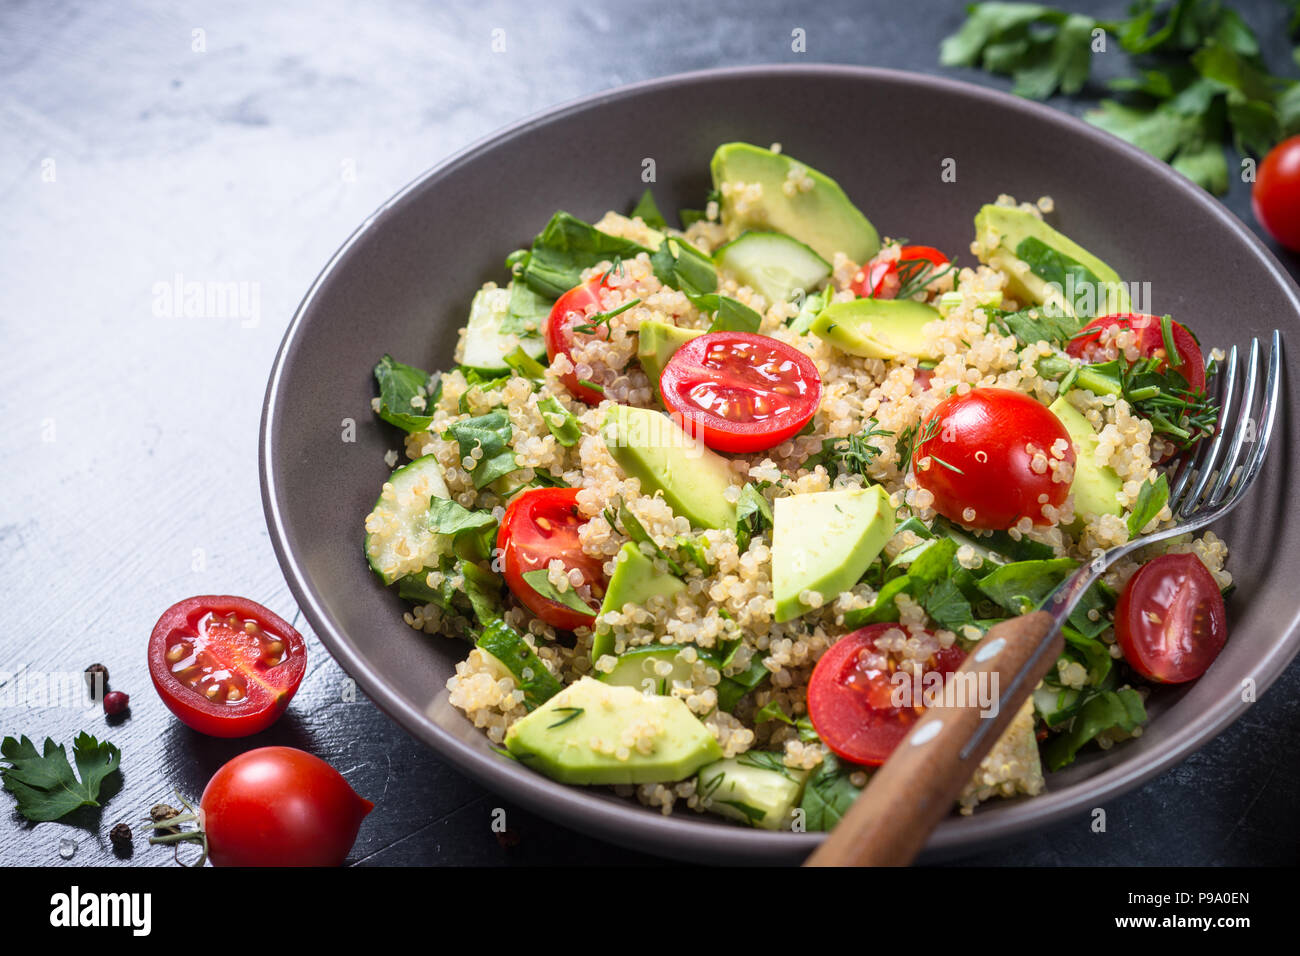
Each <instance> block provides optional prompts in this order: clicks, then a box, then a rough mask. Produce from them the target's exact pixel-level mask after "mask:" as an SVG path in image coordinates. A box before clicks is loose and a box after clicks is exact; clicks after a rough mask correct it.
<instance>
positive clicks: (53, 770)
mask: <svg viewBox="0 0 1300 956" xmlns="http://www.w3.org/2000/svg"><path fill="white" fill-rule="evenodd" d="M72 759H73V761H75V763H76V765H77V772H78V773H80V774H81V779H80V780H78V779H77V774H76V773H73V770H72V765H71V764H69V763H68V755H67V753H66V752H65V751H64V749H63V745H62V744H57V745H56V744H55V743H54V741H53V740H51V739H50V738H49V737H46V738H45V748H44V752H43V753H38V752H37V750H36V745H35V744H34V743H32V742H31V741H30V740H28V739H27V738H26V737H22V738H20V739H18V740H15V739H14V738H13V737H6V738H5V739H4V742H3V743H0V760H3V761H4V762H5V763H7V764H8V765H9V766H7V767H5V768H4V769H3V770H0V781H3V783H4V788H5V789H6V790H8V791H9V792H10V793H12V794H13V795H14V798H15V799H17V801H18V812H19V813H21V814H22V815H23V816H25V817H26V818H27V819H28V820H32V821H34V822H38V823H41V822H45V821H49V820H58V819H59V818H60V817H64V816H67V815H68V814H69V813H71V812H72V811H73V810H76V809H77V808H78V807H85V806H90V807H97V806H99V799H100V795H101V794H100V790H101V787H103V786H104V783H105V781H106V780H107V779H108V778H109V777H110V776H111V775H112V774H115V773H117V772H118V767H119V766H121V763H122V752H121V751H120V750H118V749H117V748H116V747H114V746H113V745H112V744H110V743H109V742H108V741H103V742H102V743H101V742H100V741H98V740H96V739H95V738H94V737H92V736H91V735H90V734H87V733H81V734H78V735H77V738H76V740H74V741H73V742H72ZM114 784H115V781H110V782H109V787H108V788H105V789H106V795H107V796H112V793H114V792H116V786H115V785H114Z"/></svg>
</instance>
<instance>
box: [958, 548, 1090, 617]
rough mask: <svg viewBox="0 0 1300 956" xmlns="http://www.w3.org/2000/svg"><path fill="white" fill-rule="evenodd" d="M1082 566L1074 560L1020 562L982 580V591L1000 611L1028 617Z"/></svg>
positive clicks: (1002, 568) (994, 572) (1006, 565)
mask: <svg viewBox="0 0 1300 956" xmlns="http://www.w3.org/2000/svg"><path fill="white" fill-rule="evenodd" d="M1078 566H1079V565H1078V563H1077V562H1076V561H1074V560H1073V559H1071V558H1049V559H1047V560H1045V561H1017V562H1014V563H1013V564H1004V565H1003V566H1002V567H1000V568H995V569H994V570H992V571H990V572H989V573H988V574H986V575H985V576H984V577H982V578H981V579H980V582H979V588H980V590H981V591H983V592H984V593H985V594H987V595H988V596H989V598H991V599H992V600H993V601H994V603H996V604H997V605H998V606H999V607H1001V608H1004V609H1005V610H1007V611H1009V612H1010V613H1012V614H1026V613H1028V612H1029V611H1031V610H1033V609H1034V608H1036V607H1038V606H1039V605H1040V604H1041V603H1042V602H1043V601H1044V599H1046V597H1047V595H1049V594H1051V593H1052V589H1053V588H1055V587H1056V586H1057V585H1058V584H1060V583H1061V582H1062V581H1063V580H1064V579H1065V576H1066V575H1067V574H1069V573H1070V572H1072V571H1073V570H1074V569H1075V568H1077V567H1078Z"/></svg>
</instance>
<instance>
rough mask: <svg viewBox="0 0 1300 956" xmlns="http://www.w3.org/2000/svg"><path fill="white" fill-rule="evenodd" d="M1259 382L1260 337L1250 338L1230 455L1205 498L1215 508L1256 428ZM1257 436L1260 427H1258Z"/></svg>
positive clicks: (1229, 483)
mask: <svg viewBox="0 0 1300 956" xmlns="http://www.w3.org/2000/svg"><path fill="white" fill-rule="evenodd" d="M1258 382H1259V339H1251V340H1250V364H1249V365H1247V366H1246V385H1245V387H1244V388H1243V389H1242V390H1241V412H1240V414H1238V415H1237V425H1236V427H1235V428H1234V429H1233V434H1232V446H1231V447H1230V448H1229V449H1228V455H1227V457H1226V458H1224V460H1223V464H1221V465H1220V466H1219V480H1218V481H1216V482H1215V483H1214V490H1212V491H1211V492H1210V494H1209V495H1208V496H1207V497H1206V499H1205V506H1206V507H1207V508H1213V507H1215V506H1216V505H1218V504H1219V503H1220V502H1221V501H1223V498H1224V496H1225V495H1226V494H1227V492H1228V488H1229V487H1230V486H1231V484H1232V476H1233V474H1234V473H1235V472H1236V470H1237V458H1238V457H1239V456H1240V455H1241V446H1242V445H1243V444H1244V443H1245V440H1246V435H1247V433H1248V432H1249V431H1251V429H1252V428H1255V425H1254V424H1253V423H1254V419H1253V417H1252V416H1253V415H1254V414H1255V387H1256V385H1257V384H1258ZM1255 430H1256V438H1258V429H1257V428H1256V429H1255Z"/></svg>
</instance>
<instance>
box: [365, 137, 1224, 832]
mask: <svg viewBox="0 0 1300 956" xmlns="http://www.w3.org/2000/svg"><path fill="white" fill-rule="evenodd" d="M711 172H712V177H713V191H712V192H710V193H709V194H708V196H707V197H701V200H702V202H701V208H699V209H683V210H680V211H679V212H678V214H677V217H676V218H677V220H678V222H679V223H680V226H679V227H674V226H671V225H669V223H668V222H667V221H666V219H665V216H664V215H663V214H662V213H661V212H660V210H659V209H658V207H657V206H656V204H655V201H654V197H653V195H652V194H651V192H650V191H647V192H646V194H645V195H644V196H643V197H642V198H641V200H640V201H639V202H637V204H636V205H635V207H634V208H632V209H631V210H630V212H629V213H628V214H626V215H625V214H623V213H619V212H613V211H611V212H608V213H606V214H605V215H604V216H603V217H601V218H600V219H599V220H598V221H595V222H586V221H583V220H581V219H579V218H577V217H574V216H571V215H569V214H568V213H566V212H557V213H556V214H555V216H554V217H553V218H552V219H551V220H550V222H549V223H546V224H545V226H544V228H543V229H542V231H541V232H540V233H539V234H538V235H537V237H536V239H535V240H534V241H533V242H532V244H531V246H529V247H528V248H526V249H520V250H518V251H516V252H514V253H511V254H510V255H509V256H508V257H507V258H506V263H505V269H504V270H503V275H502V277H501V279H502V281H501V282H488V283H487V284H485V285H484V286H483V287H482V288H481V289H480V290H479V291H478V293H477V294H476V295H475V296H474V298H473V301H472V303H470V304H469V307H468V319H467V321H466V323H465V326H464V327H463V328H462V329H461V330H460V333H459V340H458V344H457V348H456V362H457V364H456V366H455V367H454V368H451V369H448V370H443V371H441V372H435V373H433V374H430V372H428V371H426V370H425V369H424V368H423V367H420V366H423V365H425V364H427V363H424V362H421V361H419V356H401V358H403V359H412V360H414V361H416V363H417V364H416V365H407V364H404V362H402V361H398V360H397V359H395V358H393V357H391V356H388V355H385V356H383V358H382V359H381V360H380V362H379V364H378V365H377V366H376V368H375V376H376V379H377V382H378V395H377V397H376V398H375V399H374V400H373V403H372V404H373V408H374V411H375V412H376V413H377V415H378V417H379V418H381V419H382V420H383V421H384V422H387V423H389V425H392V426H396V429H400V432H399V431H394V432H393V434H394V435H402V436H403V437H404V442H403V443H402V446H401V447H399V448H394V449H393V450H392V451H390V452H389V454H388V458H387V463H388V465H389V467H391V468H394V469H395V470H394V471H393V473H392V475H391V476H390V478H389V479H388V480H387V481H386V482H385V483H384V485H383V488H382V490H381V493H380V495H379V498H378V500H377V501H376V503H375V506H374V509H373V510H372V511H371V513H370V514H369V515H367V516H366V517H365V545H364V552H365V558H366V560H367V561H368V562H369V563H370V566H371V568H372V569H373V570H374V572H375V574H376V576H377V577H378V578H379V579H380V581H382V583H383V584H384V585H386V586H393V587H395V588H396V590H397V593H398V594H399V595H400V596H401V597H402V598H403V599H405V600H406V601H407V602H409V608H408V609H407V610H406V611H405V613H404V619H405V622H406V623H407V624H408V625H409V626H410V627H411V628H414V629H415V630H417V631H422V632H424V634H426V635H428V638H427V639H429V640H446V639H450V640H455V641H462V642H465V647H466V649H467V653H466V655H465V658H464V660H463V661H461V662H460V663H459V664H458V665H457V666H456V673H455V675H454V676H453V677H451V678H450V679H449V680H448V682H447V686H446V693H447V696H448V699H449V701H450V702H451V704H452V705H453V706H455V707H457V708H458V709H460V710H462V711H463V712H464V713H465V715H466V716H467V718H468V719H469V720H470V721H472V722H473V724H474V725H475V726H476V727H478V728H480V729H481V730H482V731H483V733H484V734H486V735H487V737H488V739H489V740H490V741H491V742H492V744H493V745H495V747H496V749H498V750H499V752H500V753H501V756H502V759H514V760H518V761H520V762H522V763H523V764H525V765H526V766H528V767H530V768H532V769H533V770H535V771H536V772H539V773H543V774H545V775H547V776H549V777H551V778H553V779H555V780H558V781H560V782H563V783H568V784H572V785H576V786H602V787H611V788H613V790H614V791H615V792H616V793H618V794H620V795H623V796H626V797H628V798H630V799H635V800H638V801H640V802H641V803H642V804H645V805H647V806H649V807H653V808H655V809H657V810H658V811H660V812H662V813H665V814H667V813H672V812H678V813H681V812H684V811H696V812H702V813H703V812H708V813H713V814H717V815H720V816H722V817H726V818H728V819H730V820H733V821H735V822H737V823H739V824H742V825H748V826H755V827H762V828H767V829H785V830H791V829H793V830H827V829H830V828H831V827H833V826H834V825H835V823H836V822H837V821H838V820H839V819H840V817H841V816H842V815H843V813H844V812H845V811H846V810H847V808H848V806H849V805H851V803H852V802H853V800H854V798H855V797H856V796H857V794H858V793H859V792H860V791H861V789H862V788H863V787H864V786H865V785H866V784H867V782H868V780H869V778H870V775H871V773H872V772H873V771H874V770H875V769H876V768H877V767H878V766H879V765H880V764H882V763H883V762H884V760H885V759H886V758H887V757H888V755H889V752H890V751H891V750H892V748H893V747H894V746H896V745H897V744H898V743H899V742H900V741H901V740H902V739H903V737H904V736H905V735H906V733H907V730H908V729H909V728H910V727H911V725H912V724H913V723H915V721H916V720H917V719H919V714H920V713H921V712H922V708H921V707H920V706H919V705H918V706H915V707H913V706H907V705H900V704H899V699H898V698H897V696H895V695H894V692H895V691H896V689H897V688H898V686H899V679H898V678H899V675H908V676H910V677H912V678H917V679H919V678H921V677H923V676H925V675H929V674H934V673H938V674H941V675H943V674H948V673H951V672H952V671H953V670H955V669H956V668H957V667H958V666H959V665H960V664H961V662H962V660H963V659H964V656H965V653H966V651H967V650H968V649H969V648H971V647H973V646H974V644H975V643H977V642H978V641H979V639H980V638H981V637H982V636H983V635H984V633H985V632H986V631H987V630H988V628H989V627H991V626H992V625H993V624H995V623H997V622H998V621H1001V620H1005V619H1007V618H1010V617H1014V616H1016V615H1019V614H1022V613H1025V612H1027V611H1029V610H1031V609H1033V608H1034V607H1036V606H1038V605H1039V604H1040V603H1041V602H1042V601H1043V600H1044V599H1045V598H1046V596H1047V595H1048V594H1049V593H1050V592H1051V591H1052V589H1053V588H1054V587H1055V586H1056V585H1057V584H1059V583H1060V581H1061V580H1063V579H1064V578H1065V577H1066V576H1067V575H1068V574H1070V573H1071V572H1072V571H1073V570H1074V569H1075V568H1077V567H1078V566H1079V565H1080V564H1081V563H1083V562H1086V561H1089V560H1091V559H1092V558H1093V557H1094V556H1096V555H1098V554H1100V553H1101V552H1102V551H1103V550H1105V549H1107V548H1110V547H1113V546H1115V545H1118V544H1122V543H1124V542H1126V541H1128V540H1129V539H1130V538H1131V537H1133V536H1136V535H1137V534H1139V533H1141V532H1142V531H1144V530H1151V529H1154V528H1157V527H1160V526H1162V525H1163V524H1165V523H1167V522H1169V521H1170V520H1171V515H1170V511H1169V508H1168V506H1167V499H1168V497H1169V481H1168V477H1167V476H1166V473H1167V472H1168V471H1169V470H1170V469H1171V468H1173V467H1174V466H1176V464H1177V462H1178V461H1179V459H1180V456H1182V455H1184V454H1185V453H1186V452H1187V451H1188V450H1189V449H1191V448H1192V447H1193V446H1194V445H1195V444H1196V442H1197V441H1199V440H1201V439H1202V438H1204V437H1206V436H1207V435H1210V434H1213V431H1214V429H1215V427H1216V419H1217V410H1216V408H1215V405H1214V404H1213V402H1212V401H1211V399H1210V398H1209V395H1208V392H1207V381H1209V380H1210V379H1211V378H1212V377H1213V375H1214V366H1215V363H1216V361H1217V360H1218V359H1220V358H1221V357H1222V356H1221V353H1220V352H1219V351H1218V350H1217V349H1209V348H1208V347H1207V349H1206V350H1205V351H1203V350H1202V345H1201V343H1200V342H1199V341H1198V340H1197V339H1196V338H1195V335H1194V333H1193V332H1192V330H1191V329H1189V328H1188V327H1187V326H1185V325H1184V324H1181V323H1180V322H1178V321H1175V320H1174V318H1173V317H1171V316H1168V315H1161V314H1159V313H1156V314H1148V313H1147V312H1144V311H1140V309H1139V306H1141V307H1142V308H1147V307H1148V306H1149V304H1148V303H1146V302H1145V301H1141V302H1140V301H1139V299H1140V296H1139V295H1138V294H1137V293H1136V292H1135V291H1134V289H1133V288H1131V287H1130V286H1129V285H1127V284H1126V283H1124V282H1123V281H1122V280H1121V279H1120V276H1119V274H1118V273H1117V272H1116V270H1115V269H1114V268H1112V267H1111V266H1110V265H1107V263H1106V262H1104V261H1102V259H1100V258H1098V257H1097V255H1096V253H1098V252H1100V253H1102V254H1105V249H1104V248H1100V249H1096V250H1091V251H1090V250H1086V249H1084V248H1082V247H1081V246H1079V245H1078V244H1077V243H1075V242H1074V241H1072V240H1071V239H1070V238H1068V237H1067V236H1065V235H1063V234H1062V233H1061V232H1059V231H1057V230H1056V229H1055V228H1053V226H1052V225H1051V224H1050V223H1051V221H1052V220H1053V218H1054V217H1053V213H1054V209H1053V205H1052V202H1051V200H1050V199H1048V198H1040V199H1038V200H1037V201H1035V202H1032V203H1030V202H1017V201H1016V200H1015V199H1013V198H1011V197H1009V196H998V197H989V198H990V200H991V201H990V203H989V204H988V205H986V206H984V207H983V208H981V209H978V210H970V211H968V213H967V214H968V215H969V214H973V215H974V216H975V228H974V236H973V239H972V241H971V242H970V245H969V246H968V247H967V248H963V249H960V250H958V249H947V250H940V249H937V248H934V247H930V246H922V245H914V244H912V243H911V241H910V240H908V239H898V238H890V237H887V236H881V235H879V234H878V233H877V231H876V229H875V227H874V226H873V225H872V223H871V221H870V220H869V219H868V218H867V216H866V215H865V214H864V211H862V210H859V209H858V208H857V207H856V206H855V205H854V204H853V203H852V202H851V201H850V199H849V198H848V196H847V195H846V193H845V191H844V190H843V189H842V188H841V187H840V186H839V185H838V184H837V183H836V182H835V181H834V180H832V179H831V178H829V177H828V176H826V175H824V174H823V173H821V172H819V171H817V170H816V169H813V168H812V167H810V166H808V165H806V164H804V163H800V162H798V161H796V160H794V159H793V158H791V157H790V156H788V155H787V154H786V153H784V152H783V151H782V150H781V148H780V145H779V144H773V145H772V146H771V147H770V148H761V147H758V146H753V145H749V144H745V143H727V144H723V145H722V146H720V147H719V148H718V150H717V152H716V153H715V155H714V157H713V160H712V164H711ZM624 208H627V207H624ZM867 212H869V210H867ZM904 227H905V224H904ZM924 239H925V237H920V240H921V241H924ZM502 251H505V250H497V251H495V252H493V251H492V250H489V251H488V252H487V253H485V255H496V254H500V252H502ZM1119 266H1120V267H1122V263H1121V264H1119ZM436 329H437V324H435V323H431V327H430V333H431V346H430V347H431V350H432V347H433V335H434V334H435V333H436ZM358 518H360V516H358ZM1226 560H1227V548H1226V546H1225V544H1224V542H1222V541H1221V540H1219V539H1218V538H1217V537H1216V536H1215V535H1214V534H1213V533H1210V532H1206V533H1204V534H1203V535H1201V536H1199V537H1192V536H1190V535H1188V536H1184V537H1181V538H1174V539H1172V540H1171V541H1166V542H1162V543H1160V544H1156V545H1153V546H1150V547H1148V548H1146V549H1143V550H1141V551H1138V552H1137V553H1136V554H1135V555H1134V556H1133V557H1132V558H1130V559H1125V560H1122V561H1120V562H1119V563H1118V564H1116V565H1115V566H1114V567H1113V568H1111V570H1110V571H1108V572H1107V573H1106V574H1105V575H1104V577H1103V579H1102V580H1101V581H1100V582H1099V583H1098V584H1097V585H1095V586H1094V587H1093V588H1092V589H1091V590H1090V591H1089V592H1088V593H1087V594H1086V595H1085V598H1084V600H1083V602H1082V603H1081V606H1080V608H1079V609H1078V610H1077V611H1076V612H1075V613H1074V614H1073V615H1072V616H1071V618H1070V621H1069V625H1068V626H1067V627H1066V628H1065V630H1064V635H1065V649H1064V652H1063V653H1062V654H1061V657H1060V659H1059V660H1058V661H1057V663H1056V666H1055V668H1054V669H1053V670H1052V671H1051V672H1049V674H1048V676H1047V677H1046V678H1045V679H1044V680H1043V681H1042V683H1041V684H1040V685H1039V687H1038V688H1037V689H1036V690H1035V692H1034V694H1033V695H1032V697H1031V699H1030V700H1028V701H1027V702H1026V703H1025V705H1024V707H1023V708H1022V710H1021V711H1020V712H1019V713H1018V714H1017V715H1016V716H1015V717H1014V719H1013V720H1012V722H1011V723H1010V725H1009V726H1008V728H1007V730H1006V731H1005V732H1004V734H1003V736H1002V738H1001V739H1000V740H999V741H998V743H997V744H996V745H995V746H994V748H993V749H992V751H991V752H990V753H989V754H988V756H987V757H986V758H985V759H984V760H983V762H982V763H981V764H980V766H979V769H978V772H977V773H976V774H975V776H974V778H973V779H972V780H971V781H970V782H969V784H968V785H967V786H966V788H965V790H964V791H963V793H962V795H961V798H960V801H959V806H958V808H957V809H958V810H960V811H961V812H963V813H968V812H971V810H972V809H973V808H974V807H975V806H976V805H977V804H979V803H980V802H982V801H985V800H988V799H991V798H994V797H1014V796H1018V795H1024V796H1033V795H1035V794H1038V793H1040V792H1042V791H1043V790H1044V788H1045V786H1046V784H1045V778H1044V775H1045V773H1048V772H1051V771H1055V770H1059V769H1060V768H1062V767H1065V766H1067V765H1069V764H1070V763H1072V762H1073V761H1074V760H1075V759H1076V757H1077V756H1079V755H1080V754H1082V753H1084V752H1086V751H1087V750H1089V749H1097V748H1101V749H1106V748H1111V747H1115V746H1123V741H1125V740H1127V739H1128V738H1132V737H1136V736H1138V735H1140V734H1141V733H1142V728H1143V724H1144V723H1145V721H1146V719H1147V714H1146V708H1145V703H1144V702H1145V699H1146V697H1147V695H1148V693H1149V689H1150V687H1151V686H1152V684H1155V683H1182V682H1186V681H1190V680H1194V679H1195V678H1196V677H1198V676H1199V675H1200V674H1201V673H1203V672H1204V671H1205V669H1206V668H1208V667H1209V666H1210V665H1211V664H1212V662H1213V660H1214V658H1215V656H1216V655H1217V654H1218V652H1219V650H1220V649H1221V648H1222V646H1223V644H1224V641H1225V640H1226V622H1225V616H1224V600H1223V595H1224V594H1226V592H1227V591H1228V590H1229V589H1230V588H1231V584H1232V578H1231V575H1230V574H1229V572H1228V571H1227V569H1226V566H1225V564H1226Z"/></svg>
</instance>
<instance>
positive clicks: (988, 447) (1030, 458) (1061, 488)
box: [912, 388, 1075, 530]
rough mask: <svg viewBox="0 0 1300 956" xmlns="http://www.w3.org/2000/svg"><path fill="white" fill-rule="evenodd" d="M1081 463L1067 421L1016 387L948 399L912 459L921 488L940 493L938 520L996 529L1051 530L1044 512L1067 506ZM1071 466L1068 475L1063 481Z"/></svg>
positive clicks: (937, 408) (920, 436)
mask: <svg viewBox="0 0 1300 956" xmlns="http://www.w3.org/2000/svg"><path fill="white" fill-rule="evenodd" d="M921 439H924V441H922V440H921ZM1074 461H1075V456H1074V446H1073V445H1072V444H1071V443H1070V436H1069V433H1068V432H1066V430H1065V426H1064V425H1062V424H1061V422H1060V419H1058V418H1057V417H1056V416H1055V415H1054V414H1052V412H1051V410H1050V409H1048V408H1047V407H1046V406H1045V405H1041V404H1039V403H1038V402H1037V401H1035V400H1034V399H1033V398H1031V397H1030V396H1028V395H1026V394H1025V393H1023V392H1017V391H1013V390H1012V389H1009V388H975V389H971V390H970V391H969V392H967V393H966V394H965V395H951V396H949V397H948V398H945V399H944V400H943V401H942V402H940V403H939V404H938V405H937V406H935V409H934V411H933V412H931V413H930V415H929V417H928V418H926V420H925V422H924V423H923V424H922V425H921V427H920V429H919V430H918V432H917V445H916V448H915V450H914V451H913V453H912V468H913V471H914V472H915V474H916V480H917V483H918V484H920V486H921V487H922V488H925V489H926V490H928V491H930V492H931V493H932V494H933V495H934V509H935V510H936V511H937V512H939V514H941V515H943V516H944V517H945V518H948V519H950V520H952V521H956V522H959V523H960V524H964V525H966V526H967V527H970V528H992V529H995V530H1004V529H1006V528H1010V527H1011V526H1012V525H1014V524H1016V523H1017V522H1018V521H1019V520H1020V519H1021V518H1024V517H1028V518H1029V519H1030V520H1031V521H1033V522H1034V523H1035V524H1050V523H1051V522H1050V521H1049V520H1048V518H1047V517H1046V516H1045V515H1044V514H1043V508H1044V506H1046V505H1051V506H1052V507H1053V508H1060V507H1061V505H1063V504H1064V503H1065V499H1066V496H1067V495H1068V494H1069V493H1070V480H1069V479H1071V478H1073V472H1074ZM1064 466H1068V468H1066V471H1065V472H1063V473H1062V474H1063V475H1068V477H1067V478H1064V479H1062V480H1057V477H1056V476H1057V472H1058V471H1060V469H1062V468H1063V467H1064ZM1040 499H1041V500H1040Z"/></svg>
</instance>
